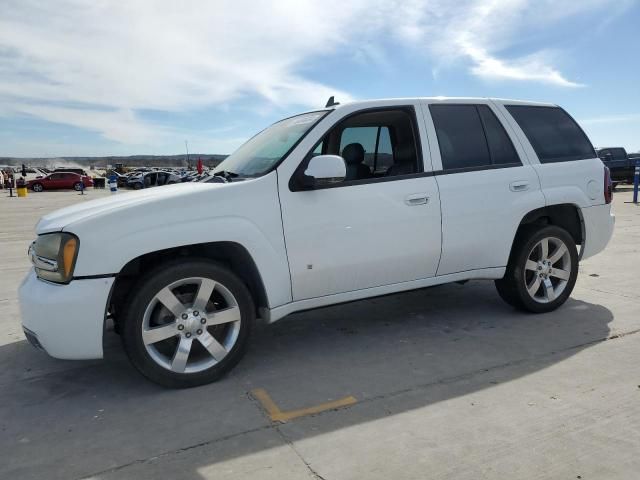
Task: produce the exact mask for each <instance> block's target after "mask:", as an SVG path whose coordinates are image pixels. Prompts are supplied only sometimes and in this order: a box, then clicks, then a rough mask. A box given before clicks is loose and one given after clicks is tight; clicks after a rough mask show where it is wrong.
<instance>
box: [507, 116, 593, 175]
mask: <svg viewBox="0 0 640 480" xmlns="http://www.w3.org/2000/svg"><path fill="white" fill-rule="evenodd" d="M505 106H506V108H507V110H508V111H509V113H510V114H511V116H512V117H513V118H514V119H515V120H516V122H518V125H520V128H522V131H523V132H524V134H525V135H526V136H527V139H528V140H529V142H530V143H531V146H532V147H533V149H534V150H535V151H536V154H537V155H538V158H539V159H540V163H553V162H568V161H571V160H584V159H587V158H595V157H596V153H595V151H594V150H593V146H592V145H591V142H590V141H589V139H588V138H587V136H586V135H585V133H584V132H583V131H582V129H581V128H580V126H579V125H578V124H577V123H576V122H575V120H573V118H571V117H570V116H569V114H568V113H567V112H565V111H564V110H563V109H561V108H560V107H533V106H527V105H505Z"/></svg>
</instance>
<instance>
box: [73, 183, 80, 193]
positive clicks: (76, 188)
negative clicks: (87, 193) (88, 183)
mask: <svg viewBox="0 0 640 480" xmlns="http://www.w3.org/2000/svg"><path fill="white" fill-rule="evenodd" d="M73 189H74V190H75V191H76V192H79V191H80V190H82V184H81V183H80V182H76V183H74V184H73Z"/></svg>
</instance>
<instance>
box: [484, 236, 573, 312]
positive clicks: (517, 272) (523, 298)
mask: <svg viewBox="0 0 640 480" xmlns="http://www.w3.org/2000/svg"><path fill="white" fill-rule="evenodd" d="M545 238H548V239H551V240H553V241H556V240H559V241H561V242H562V243H564V245H565V246H566V247H567V251H568V260H567V261H568V263H569V265H570V268H571V270H570V272H569V278H568V279H567V280H566V284H565V285H564V289H563V290H562V292H561V293H560V294H559V295H557V296H556V297H555V299H554V300H548V301H546V303H541V301H538V300H536V299H535V298H534V297H533V296H532V295H531V294H530V293H529V291H528V290H527V280H526V276H527V275H529V276H531V275H538V273H537V272H535V273H531V272H530V273H527V272H526V270H525V265H526V262H527V260H528V259H529V256H530V254H532V251H533V249H534V247H535V246H536V245H537V244H538V243H539V242H540V241H541V240H543V239H545ZM550 253H551V252H550ZM557 270H558V269H556V271H557ZM577 276H578V251H577V248H576V244H575V242H574V240H573V238H572V237H571V235H570V234H569V233H568V232H567V231H566V230H564V229H562V228H560V227H556V226H554V225H548V226H530V227H526V228H524V229H522V230H521V231H520V232H519V234H518V236H517V237H516V240H515V241H514V245H513V249H512V252H511V257H510V259H509V264H508V265H507V270H506V272H505V276H504V277H503V278H501V279H500V280H496V281H495V285H496V289H497V290H498V294H499V295H500V297H501V298H502V299H503V300H504V301H505V302H506V303H508V304H509V305H511V306H513V307H515V308H517V309H520V310H525V311H528V312H532V313H546V312H551V311H553V310H555V309H557V308H558V307H560V306H561V305H562V304H563V303H564V302H565V301H566V300H567V298H569V295H571V292H572V291H573V287H574V286H575V283H576V279H577ZM534 278H535V277H534ZM552 280H553V279H552ZM556 281H557V279H556ZM534 288H535V287H534Z"/></svg>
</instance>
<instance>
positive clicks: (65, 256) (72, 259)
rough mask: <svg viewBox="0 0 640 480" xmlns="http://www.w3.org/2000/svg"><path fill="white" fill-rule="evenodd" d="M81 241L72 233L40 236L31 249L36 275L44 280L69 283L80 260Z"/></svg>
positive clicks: (30, 253) (30, 254) (30, 255)
mask: <svg viewBox="0 0 640 480" xmlns="http://www.w3.org/2000/svg"><path fill="white" fill-rule="evenodd" d="M79 247H80V241H79V240H78V237H76V236H75V235H73V234H71V233H66V232H58V233H47V234H44V235H38V238H37V239H36V240H35V242H33V243H32V244H31V247H29V257H31V263H33V266H34V267H35V269H36V274H37V275H38V277H40V278H42V279H43V280H48V281H50V282H56V283H69V282H70V281H71V279H72V278H73V269H74V268H75V266H76V258H78V248H79Z"/></svg>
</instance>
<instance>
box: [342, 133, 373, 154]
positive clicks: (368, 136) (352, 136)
mask: <svg viewBox="0 0 640 480" xmlns="http://www.w3.org/2000/svg"><path fill="white" fill-rule="evenodd" d="M377 134H378V127H349V128H345V129H344V130H343V131H342V135H341V137H340V151H341V152H342V150H344V147H346V146H347V145H349V144H350V143H359V144H360V145H362V146H363V147H364V151H365V152H367V153H369V154H372V153H373V152H375V150H376V136H377Z"/></svg>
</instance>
